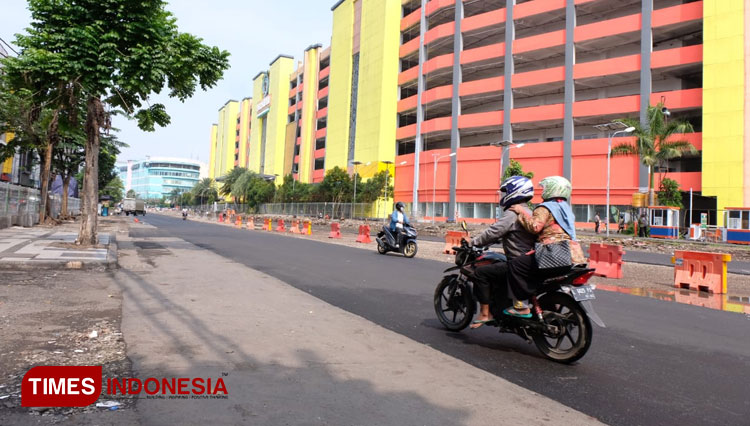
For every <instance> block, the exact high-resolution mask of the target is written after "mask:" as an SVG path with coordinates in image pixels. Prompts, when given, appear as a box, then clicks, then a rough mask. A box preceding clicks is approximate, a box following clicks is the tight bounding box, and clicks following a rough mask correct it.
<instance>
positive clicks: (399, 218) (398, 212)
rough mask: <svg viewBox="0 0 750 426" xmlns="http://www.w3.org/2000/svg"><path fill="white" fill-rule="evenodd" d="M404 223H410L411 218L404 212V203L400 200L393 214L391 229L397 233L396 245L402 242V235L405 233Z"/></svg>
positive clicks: (395, 235)
mask: <svg viewBox="0 0 750 426" xmlns="http://www.w3.org/2000/svg"><path fill="white" fill-rule="evenodd" d="M404 224H406V225H409V218H408V217H407V216H406V213H404V203H402V202H401V201H399V202H398V203H396V209H395V210H394V211H393V214H391V224H390V230H391V232H393V233H395V234H394V237H396V246H397V247H398V246H399V245H400V244H401V236H402V234H403V233H404Z"/></svg>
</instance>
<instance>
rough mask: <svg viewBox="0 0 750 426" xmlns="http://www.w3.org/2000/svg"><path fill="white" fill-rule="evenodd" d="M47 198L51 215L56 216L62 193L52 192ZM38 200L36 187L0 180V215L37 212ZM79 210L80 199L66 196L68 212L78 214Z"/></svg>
mask: <svg viewBox="0 0 750 426" xmlns="http://www.w3.org/2000/svg"><path fill="white" fill-rule="evenodd" d="M49 198H50V209H51V212H52V217H58V216H59V215H60V209H61V207H62V195H60V194H54V195H51V196H50V197H49ZM40 201H41V199H40V197H39V190H38V189H35V188H27V187H24V186H18V185H11V184H9V183H4V182H0V216H21V215H25V214H38V213H39V206H40V204H41V203H40ZM80 212H81V200H79V199H78V198H73V197H68V213H69V214H80Z"/></svg>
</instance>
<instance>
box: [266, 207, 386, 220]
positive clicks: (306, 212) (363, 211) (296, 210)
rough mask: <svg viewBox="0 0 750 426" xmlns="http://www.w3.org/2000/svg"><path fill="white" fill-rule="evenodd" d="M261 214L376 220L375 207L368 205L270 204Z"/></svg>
mask: <svg viewBox="0 0 750 426" xmlns="http://www.w3.org/2000/svg"><path fill="white" fill-rule="evenodd" d="M258 213H259V214H267V215H289V216H307V217H325V216H328V217H330V218H334V219H340V218H347V219H348V218H350V217H355V218H361V219H362V218H375V217H376V212H375V206H374V205H373V204H367V203H356V204H352V203H269V204H261V205H260V206H259V208H258Z"/></svg>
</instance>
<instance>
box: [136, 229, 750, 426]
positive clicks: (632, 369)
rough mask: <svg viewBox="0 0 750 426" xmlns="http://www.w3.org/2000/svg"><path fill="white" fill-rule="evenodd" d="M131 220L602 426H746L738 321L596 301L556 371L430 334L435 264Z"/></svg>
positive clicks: (603, 296)
mask: <svg viewBox="0 0 750 426" xmlns="http://www.w3.org/2000/svg"><path fill="white" fill-rule="evenodd" d="M143 220H144V221H145V222H147V223H149V224H151V225H154V226H156V227H157V228H158V231H157V232H156V233H154V232H153V230H150V231H148V234H149V235H134V234H133V233H134V232H135V233H137V232H138V231H135V230H131V235H132V236H134V237H137V236H174V237H179V238H182V239H185V240H186V241H189V242H191V243H193V244H196V245H198V246H199V247H202V248H205V249H207V250H211V251H213V252H215V253H217V254H219V255H221V256H224V257H226V258H229V259H232V260H234V261H236V262H239V263H241V264H244V265H246V266H248V267H251V268H253V269H256V270H259V271H262V272H264V273H267V274H269V275H271V276H273V277H275V278H278V279H280V280H282V281H284V282H286V283H288V284H290V285H292V286H294V287H296V288H299V289H301V290H303V291H306V292H308V293H310V294H312V295H314V296H316V297H318V298H320V299H322V300H324V301H326V302H328V303H330V304H332V305H335V306H338V307H340V308H343V309H345V310H347V311H349V312H352V313H354V314H357V315H359V316H361V317H363V318H365V319H368V320H370V321H372V322H374V323H377V324H379V325H381V326H383V327H385V328H388V329H390V330H393V331H395V332H397V333H400V334H402V335H404V336H406V337H409V338H411V339H413V340H415V341H417V342H421V343H423V344H425V345H429V346H430V347H432V348H435V349H437V350H439V351H441V352H443V353H445V354H448V355H450V356H453V357H456V358H460V359H462V360H464V361H466V362H468V363H469V364H472V365H474V366H476V367H479V368H481V369H483V370H485V371H488V372H490V373H492V374H495V375H497V376H500V377H502V378H504V379H506V380H509V381H511V382H513V383H515V384H518V385H520V386H522V387H524V388H527V389H530V390H532V391H535V392H538V393H540V394H542V395H545V396H547V397H550V398H552V399H554V400H556V401H559V402H561V403H563V404H565V405H568V406H570V407H572V408H574V409H577V410H579V411H581V412H583V413H586V414H589V415H591V416H594V417H596V418H597V419H599V420H601V421H603V422H605V423H609V424H613V425H635V424H660V425H684V424H702V425H709V424H728V425H729V424H735V425H736V424H748V422H749V421H750V420H749V419H750V398H749V397H748V390H750V385H749V382H750V316H747V315H742V314H736V313H731V312H723V311H716V310H711V309H705V308H700V307H694V306H690V305H683V304H678V303H671V302H665V301H660V300H654V299H648V298H643V297H637V296H630V295H625V294H619V293H609V292H604V291H599V292H597V300H596V301H595V307H596V310H597V312H598V313H599V315H600V316H601V317H602V318H603V319H604V321H605V322H606V323H607V325H608V327H607V328H606V329H602V328H599V327H595V328H594V337H593V344H592V346H591V349H590V351H589V353H588V354H587V355H586V356H585V357H584V358H583V359H582V360H581V361H580V362H579V363H577V364H575V365H572V366H566V365H560V364H556V363H553V362H550V361H548V360H546V359H545V358H542V356H541V355H540V354H539V353H538V352H537V350H536V347H535V346H533V345H528V344H527V343H526V342H524V341H523V340H521V339H520V338H518V337H516V336H513V335H503V334H498V333H497V331H496V329H494V328H488V327H484V328H483V329H480V330H476V331H469V330H465V331H464V332H461V333H450V332H447V331H445V330H444V329H442V328H441V326H440V324H439V322H438V321H437V319H436V318H435V314H434V311H433V307H432V295H433V291H434V288H435V285H436V284H437V283H438V282H439V281H440V279H441V276H442V270H443V269H444V268H445V267H446V265H445V264H444V263H441V262H436V261H430V260H425V259H419V258H418V256H417V258H415V259H412V260H408V259H404V258H402V257H400V256H397V255H386V256H381V255H378V254H377V253H376V251H375V247H374V245H370V248H371V250H361V249H353V248H350V247H346V246H343V245H336V244H327V243H322V242H318V241H312V240H305V239H299V238H290V237H286V236H281V235H277V234H274V233H268V232H262V231H245V230H242V231H238V230H236V229H232V228H228V227H225V226H219V225H214V224H210V223H201V222H193V221H182V220H180V219H178V218H172V217H167V216H161V215H149V216H147V217H145V218H143ZM217 272H218V271H217ZM220 279H225V280H231V279H232V277H221V278H220ZM477 392H481V389H477Z"/></svg>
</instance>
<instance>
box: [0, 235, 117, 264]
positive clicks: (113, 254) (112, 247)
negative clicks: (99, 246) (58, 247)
mask: <svg viewBox="0 0 750 426" xmlns="http://www.w3.org/2000/svg"><path fill="white" fill-rule="evenodd" d="M108 235H109V244H108V246H107V260H106V261H93V260H28V259H19V260H8V261H4V262H0V270H6V271H7V270H16V271H31V270H35V269H44V270H55V269H68V270H82V269H83V270H114V269H117V267H118V265H117V252H118V250H117V238H116V236H115V234H114V233H110V234H108Z"/></svg>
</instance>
